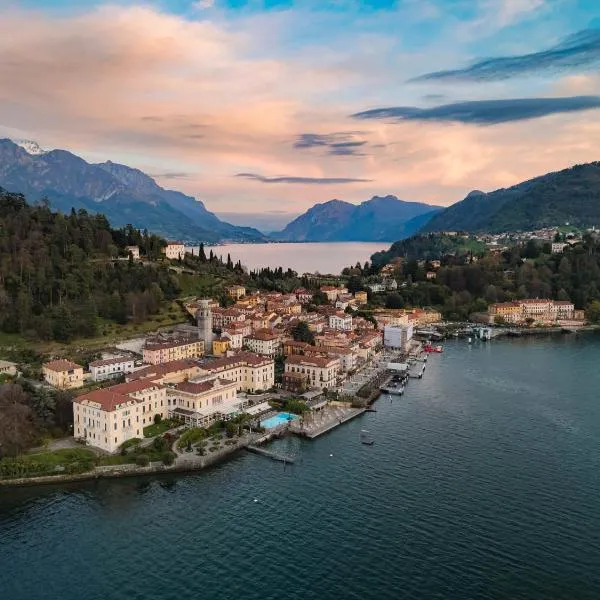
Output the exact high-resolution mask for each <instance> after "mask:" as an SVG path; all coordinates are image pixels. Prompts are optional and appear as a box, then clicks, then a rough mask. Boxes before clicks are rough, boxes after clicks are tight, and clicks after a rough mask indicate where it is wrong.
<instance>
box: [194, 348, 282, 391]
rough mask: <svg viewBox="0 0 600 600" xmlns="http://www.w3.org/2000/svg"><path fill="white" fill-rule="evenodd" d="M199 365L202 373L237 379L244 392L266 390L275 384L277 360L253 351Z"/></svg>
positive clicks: (238, 387) (238, 385)
mask: <svg viewBox="0 0 600 600" xmlns="http://www.w3.org/2000/svg"><path fill="white" fill-rule="evenodd" d="M199 367H200V375H211V374H212V375H218V376H219V377H222V378H223V379H229V380H231V381H235V382H236V384H237V389H238V390H239V391H242V392H251V393H252V392H257V391H264V390H268V389H271V388H272V387H273V386H274V385H275V361H274V360H273V359H272V358H269V357H267V356H259V355H258V354H252V353H251V352H238V353H237V354H234V355H232V356H224V357H222V358H216V359H214V360H207V361H204V362H202V363H201V364H200V365H199Z"/></svg>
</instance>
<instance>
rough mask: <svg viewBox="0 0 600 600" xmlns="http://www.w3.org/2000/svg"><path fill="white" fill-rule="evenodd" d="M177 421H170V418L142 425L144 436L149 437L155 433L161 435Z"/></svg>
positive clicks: (174, 425) (175, 424)
mask: <svg viewBox="0 0 600 600" xmlns="http://www.w3.org/2000/svg"><path fill="white" fill-rule="evenodd" d="M176 426H177V422H176V421H172V420H171V419H164V420H163V421H161V422H160V423H155V424H154V425H148V427H144V437H145V438H151V437H155V436H157V435H162V434H163V433H166V432H167V431H169V429H171V428H172V427H176Z"/></svg>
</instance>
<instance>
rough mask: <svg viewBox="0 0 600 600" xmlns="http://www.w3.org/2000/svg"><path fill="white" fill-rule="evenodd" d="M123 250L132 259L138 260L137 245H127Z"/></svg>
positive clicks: (138, 251) (138, 250)
mask: <svg viewBox="0 0 600 600" xmlns="http://www.w3.org/2000/svg"><path fill="white" fill-rule="evenodd" d="M125 251H126V252H127V254H128V255H129V256H131V258H132V259H133V260H140V249H139V247H138V246H127V247H126V248H125Z"/></svg>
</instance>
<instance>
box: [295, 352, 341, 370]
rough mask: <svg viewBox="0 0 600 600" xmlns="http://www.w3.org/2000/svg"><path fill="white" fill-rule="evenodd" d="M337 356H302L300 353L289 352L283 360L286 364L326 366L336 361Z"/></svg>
mask: <svg viewBox="0 0 600 600" xmlns="http://www.w3.org/2000/svg"><path fill="white" fill-rule="evenodd" d="M338 360H339V359H338V358H331V357H324V356H302V355H300V354H291V355H290V356H288V357H287V358H286V360H285V362H286V364H287V363H289V364H292V365H308V366H311V367H321V368H324V367H328V366H330V365H331V363H333V362H337V361H338Z"/></svg>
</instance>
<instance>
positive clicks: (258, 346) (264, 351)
mask: <svg viewBox="0 0 600 600" xmlns="http://www.w3.org/2000/svg"><path fill="white" fill-rule="evenodd" d="M244 341H245V344H246V346H248V349H249V350H250V351H251V352H254V353H256V354H261V355H263V356H276V355H277V354H281V341H280V339H279V336H278V335H277V334H275V333H273V332H272V331H271V330H270V329H259V330H258V331H256V332H254V333H253V334H252V335H249V336H248V337H247V338H246V339H245V340H244Z"/></svg>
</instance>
